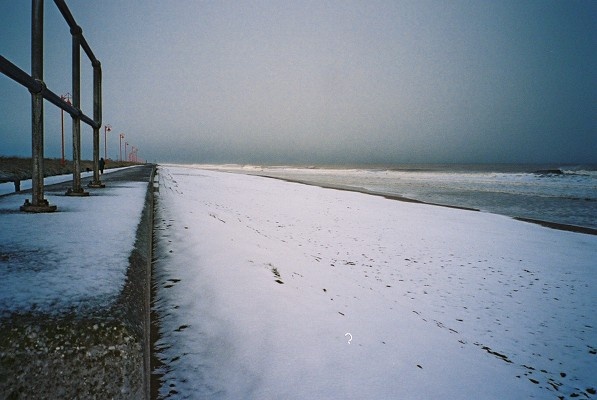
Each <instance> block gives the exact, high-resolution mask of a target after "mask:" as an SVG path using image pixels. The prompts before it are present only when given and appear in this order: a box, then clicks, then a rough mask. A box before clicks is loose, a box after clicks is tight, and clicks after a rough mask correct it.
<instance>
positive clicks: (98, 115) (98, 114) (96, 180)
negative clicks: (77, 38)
mask: <svg viewBox="0 0 597 400" xmlns="http://www.w3.org/2000/svg"><path fill="white" fill-rule="evenodd" d="M91 65H92V66H93V120H94V122H95V123H96V124H97V126H96V127H94V128H93V182H91V183H90V184H89V187H94V188H103V187H106V185H104V184H103V183H102V182H101V180H100V174H99V152H100V149H99V136H100V132H99V129H100V126H101V124H102V67H101V64H100V62H99V61H98V60H94V61H92V63H91ZM104 162H105V160H104Z"/></svg>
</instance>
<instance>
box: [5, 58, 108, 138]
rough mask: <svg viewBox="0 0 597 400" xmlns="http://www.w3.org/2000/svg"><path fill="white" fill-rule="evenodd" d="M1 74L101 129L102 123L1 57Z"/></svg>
mask: <svg viewBox="0 0 597 400" xmlns="http://www.w3.org/2000/svg"><path fill="white" fill-rule="evenodd" d="M0 72H2V73H4V75H6V76H8V77H9V78H11V79H12V80H14V81H15V82H17V83H20V84H21V85H23V86H25V87H26V88H27V89H29V91H30V92H31V93H41V95H42V96H43V98H44V99H46V100H48V101H49V102H50V103H52V104H54V105H55V106H57V107H59V108H61V109H63V110H64V111H66V112H67V113H69V114H70V115H71V116H72V117H75V118H80V119H81V121H83V122H85V123H86V124H87V125H89V126H91V127H92V128H97V129H99V128H100V126H101V123H100V122H96V121H94V120H93V119H92V118H89V117H88V116H87V115H85V114H83V112H82V111H81V110H80V109H78V108H76V107H74V106H73V105H72V104H70V103H68V102H66V101H64V100H63V99H62V98H61V97H60V96H58V95H57V94H56V93H54V92H52V91H51V90H50V89H48V88H47V87H46V85H45V84H44V83H43V82H40V81H38V80H36V79H33V78H32V77H31V76H29V74H28V73H26V72H25V71H23V70H22V69H20V68H19V67H17V66H16V65H14V64H13V63H12V62H10V61H9V60H7V59H6V58H5V57H3V56H1V55H0Z"/></svg>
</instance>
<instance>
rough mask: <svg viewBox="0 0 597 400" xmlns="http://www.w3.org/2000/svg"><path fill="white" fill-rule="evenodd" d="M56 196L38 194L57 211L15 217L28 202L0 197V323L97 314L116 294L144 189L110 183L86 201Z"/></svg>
mask: <svg viewBox="0 0 597 400" xmlns="http://www.w3.org/2000/svg"><path fill="white" fill-rule="evenodd" d="M117 171H118V170H110V174H106V175H104V177H105V178H106V179H108V180H109V179H111V177H112V176H114V175H117V174H114V175H112V174H113V173H115V172H117ZM108 175H109V177H108ZM117 176H118V175H117ZM71 177H72V175H71ZM61 178H62V179H63V178H64V176H62V177H52V179H50V178H47V179H48V180H49V182H50V183H56V182H64V180H61ZM64 192H65V188H64V187H62V186H53V187H51V188H46V195H47V196H46V198H47V199H48V201H49V202H50V204H56V205H58V211H57V212H55V213H48V214H28V213H22V212H20V211H18V210H19V206H20V205H22V204H23V202H24V201H25V199H27V198H28V199H30V198H31V194H13V195H9V196H2V197H0V289H1V290H0V317H4V316H7V315H9V314H10V313H13V312H17V313H24V312H30V311H32V312H41V313H56V314H60V313H65V312H70V311H81V310H83V309H90V310H94V309H103V308H106V307H109V306H110V305H111V304H112V303H113V302H114V300H115V299H116V298H117V296H118V295H119V294H120V292H121V290H122V288H123V286H124V283H125V279H126V273H127V268H128V266H129V260H128V258H129V256H130V253H131V251H132V249H133V245H134V242H135V233H136V230H137V225H138V223H139V219H140V218H141V212H142V210H143V206H144V204H145V193H146V192H147V181H145V182H142V181H141V182H133V181H123V182H111V183H110V184H109V186H108V187H106V188H104V189H97V190H94V191H93V194H92V195H91V196H89V197H68V196H64Z"/></svg>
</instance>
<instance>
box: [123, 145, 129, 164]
mask: <svg viewBox="0 0 597 400" xmlns="http://www.w3.org/2000/svg"><path fill="white" fill-rule="evenodd" d="M128 145H129V142H124V158H125V159H126V161H128V156H127V153H126V152H127V150H126V149H127V147H128Z"/></svg>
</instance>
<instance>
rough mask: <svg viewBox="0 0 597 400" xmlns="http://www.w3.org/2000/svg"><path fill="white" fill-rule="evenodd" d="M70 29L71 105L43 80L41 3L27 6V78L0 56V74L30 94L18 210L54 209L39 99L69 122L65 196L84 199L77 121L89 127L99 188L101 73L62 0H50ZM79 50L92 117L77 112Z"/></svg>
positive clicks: (36, 0)
mask: <svg viewBox="0 0 597 400" xmlns="http://www.w3.org/2000/svg"><path fill="white" fill-rule="evenodd" d="M54 3H55V4H56V6H57V7H58V9H59V10H60V13H61V14H62V16H63V17H64V19H65V20H66V22H67V24H68V25H69V27H70V32H71V36H72V100H73V101H72V104H70V103H68V102H66V101H65V100H63V99H61V98H60V96H58V95H56V94H55V93H54V92H53V91H51V90H50V89H48V88H47V87H46V84H45V83H44V80H43V54H44V52H43V22H44V2H43V0H32V6H31V75H29V74H27V73H26V72H25V71H23V70H21V69H20V68H19V67H17V66H16V65H14V64H13V63H11V62H10V61H9V60H7V59H6V58H5V57H3V56H0V72H2V73H3V74H4V75H6V76H8V77H9V78H11V79H13V80H14V81H15V82H18V83H20V84H21V85H23V86H25V87H26V88H27V89H29V92H30V93H31V156H32V157H31V159H32V170H31V173H32V196H31V197H32V198H31V202H29V200H28V199H27V200H25V204H24V205H23V206H21V210H22V211H29V212H50V211H55V210H56V206H54V205H50V204H49V203H48V201H47V200H46V199H45V198H44V166H43V161H44V157H43V155H44V149H43V144H44V109H43V99H46V100H48V101H49V102H50V103H52V104H54V105H55V106H57V107H59V108H61V109H63V110H64V111H66V112H68V113H69V114H70V116H71V117H72V120H73V124H72V126H73V184H72V188H70V189H69V190H68V192H67V193H66V194H67V195H75V196H85V195H88V194H89V193H87V192H85V191H84V190H83V188H81V121H82V122H84V123H86V124H87V125H89V126H91V127H92V128H93V181H92V182H91V184H90V186H92V187H103V186H104V185H103V184H102V183H101V182H100V179H99V176H100V175H99V129H100V127H101V125H102V93H101V88H102V70H101V64H100V62H99V61H98V59H97V58H96V57H95V55H94V54H93V51H91V47H90V46H89V44H88V43H87V41H86V40H85V37H84V36H83V30H82V29H81V27H80V26H79V25H77V23H76V21H75V19H74V17H73V15H72V14H71V12H70V10H69V8H68V6H67V5H66V3H65V2H64V0H54ZM81 48H83V50H84V51H85V53H86V54H87V57H88V58H89V60H90V61H91V65H92V67H93V118H90V117H88V116H87V115H85V114H84V113H83V112H82V111H81V108H80V107H81V61H80V51H81Z"/></svg>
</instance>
